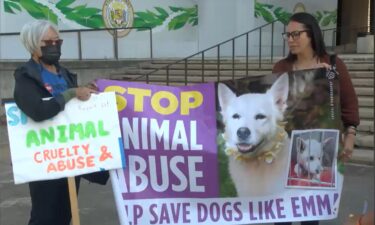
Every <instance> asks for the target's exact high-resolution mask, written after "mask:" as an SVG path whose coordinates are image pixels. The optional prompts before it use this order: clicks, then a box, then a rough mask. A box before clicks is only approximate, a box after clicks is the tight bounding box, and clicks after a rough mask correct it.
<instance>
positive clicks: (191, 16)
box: [133, 5, 198, 30]
mask: <svg viewBox="0 0 375 225" xmlns="http://www.w3.org/2000/svg"><path fill="white" fill-rule="evenodd" d="M154 9H155V11H150V10H147V11H145V12H136V13H135V18H134V23H133V26H135V27H151V28H155V27H158V26H162V25H164V24H165V23H166V22H168V30H177V29H180V28H182V27H183V26H185V25H186V24H191V25H192V26H196V25H197V24H198V6H197V5H195V6H193V7H191V8H182V7H173V6H170V7H169V10H170V13H168V11H167V10H165V9H163V8H160V7H155V8H154ZM138 30H144V29H142V28H139V29H138Z"/></svg>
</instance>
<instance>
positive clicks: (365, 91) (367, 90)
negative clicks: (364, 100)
mask: <svg viewBox="0 0 375 225" xmlns="http://www.w3.org/2000/svg"><path fill="white" fill-rule="evenodd" d="M354 89H355V92H356V93H357V96H372V97H373V96H374V88H373V87H354Z"/></svg>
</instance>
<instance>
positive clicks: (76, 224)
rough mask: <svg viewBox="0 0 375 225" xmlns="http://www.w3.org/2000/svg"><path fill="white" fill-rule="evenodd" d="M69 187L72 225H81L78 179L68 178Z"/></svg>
mask: <svg viewBox="0 0 375 225" xmlns="http://www.w3.org/2000/svg"><path fill="white" fill-rule="evenodd" d="M68 187H69V199H70V210H71V212H72V225H80V221H79V212H78V200H77V189H76V179H75V178H74V177H68Z"/></svg>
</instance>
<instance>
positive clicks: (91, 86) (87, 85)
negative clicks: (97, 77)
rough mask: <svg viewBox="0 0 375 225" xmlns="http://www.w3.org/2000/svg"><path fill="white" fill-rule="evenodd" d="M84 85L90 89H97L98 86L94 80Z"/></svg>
mask: <svg viewBox="0 0 375 225" xmlns="http://www.w3.org/2000/svg"><path fill="white" fill-rule="evenodd" d="M85 87H87V88H90V89H92V90H95V91H98V90H99V88H98V86H97V85H96V83H95V81H91V82H90V83H88V84H86V85H85Z"/></svg>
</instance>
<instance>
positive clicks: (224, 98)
mask: <svg viewBox="0 0 375 225" xmlns="http://www.w3.org/2000/svg"><path fill="white" fill-rule="evenodd" d="M217 95H218V99H219V104H220V108H221V111H223V110H225V108H226V107H227V105H228V104H229V102H231V101H232V99H234V98H235V97H236V95H235V94H234V93H233V91H232V90H231V89H230V88H228V87H227V86H226V85H225V84H223V83H219V84H218V86H217Z"/></svg>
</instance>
